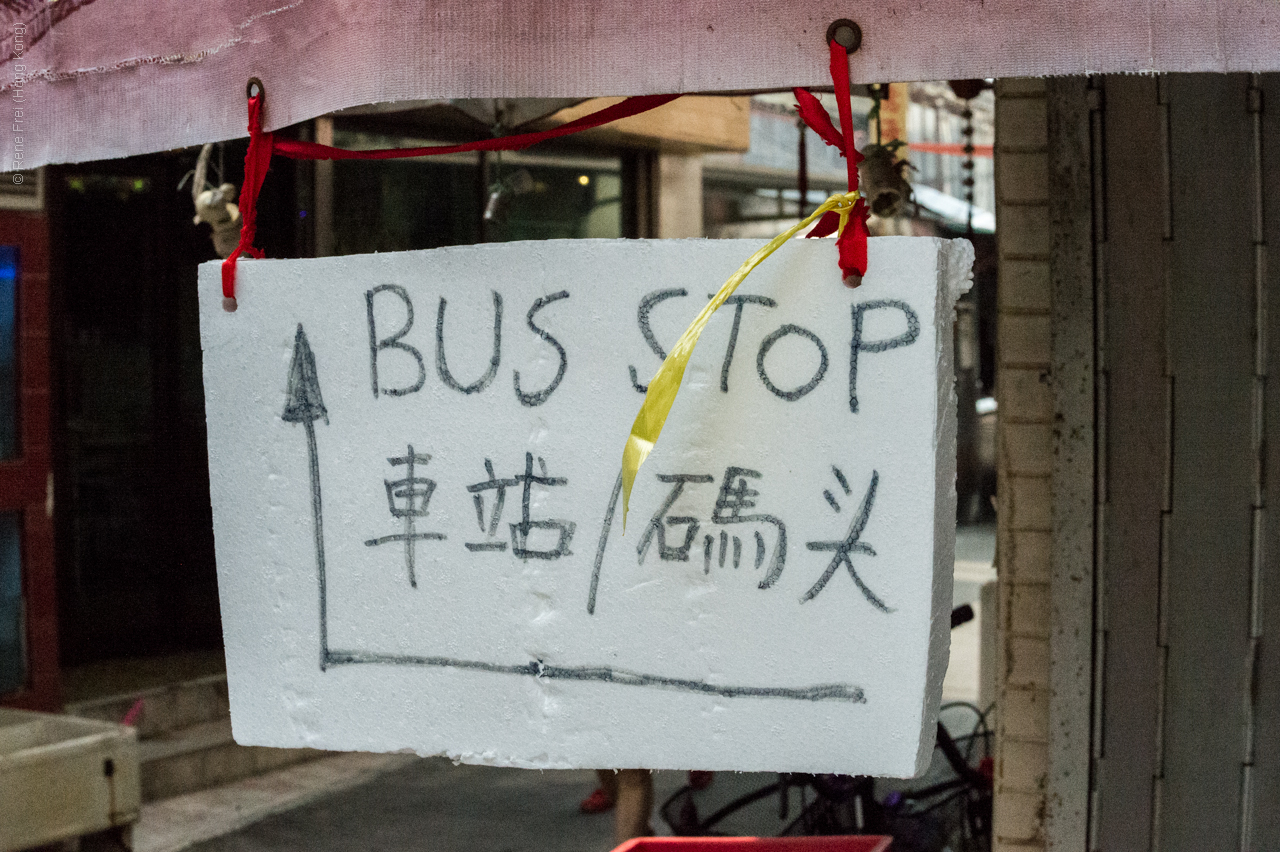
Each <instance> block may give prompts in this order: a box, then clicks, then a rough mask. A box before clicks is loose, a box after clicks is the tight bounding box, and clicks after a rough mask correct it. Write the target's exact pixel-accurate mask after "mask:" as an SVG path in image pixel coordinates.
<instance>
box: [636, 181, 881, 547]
mask: <svg viewBox="0 0 1280 852" xmlns="http://www.w3.org/2000/svg"><path fill="white" fill-rule="evenodd" d="M858 198H859V193H858V192H857V191H856V190H855V191H853V192H846V193H843V194H841V195H833V196H831V197H830V198H828V199H827V200H826V201H824V202H822V204H820V205H819V206H818V209H817V210H814V211H813V212H812V213H811V214H809V215H808V216H807V217H805V219H804V221H802V222H800V223H799V224H796V225H794V226H792V227H791V228H789V229H787V230H786V231H785V232H784V233H781V234H779V235H778V236H776V237H774V238H773V239H772V240H770V241H769V242H768V243H767V244H765V246H764V247H763V248H761V249H760V250H759V251H757V252H756V253H755V254H753V255H751V257H749V258H747V262H746V263H744V264H742V266H740V267H738V271H737V272H735V273H733V275H731V276H729V280H728V281H726V282H724V286H723V287H721V288H720V292H718V293H716V294H715V296H713V297H712V299H711V301H710V302H708V303H707V306H706V307H705V308H703V309H702V312H701V313H699V314H698V315H697V316H696V317H694V319H693V322H691V323H689V327H688V328H686V329H685V330H684V334H682V335H680V339H679V340H678V341H677V342H676V345H675V346H674V347H673V348H672V350H671V352H670V353H669V354H668V355H667V357H666V360H664V361H663V362H662V366H661V367H659V368H658V372H657V373H655V374H654V376H653V381H651V382H649V390H648V391H647V392H646V393H645V395H644V402H643V403H642V404H641V405H640V413H638V414H637V415H636V420H635V422H634V423H632V424H631V435H630V436H629V437H628V438H627V445H626V447H624V448H623V450H622V530H623V532H624V533H625V532H626V529H627V509H628V504H629V503H630V501H631V486H632V485H634V484H635V481H636V473H638V472H639V470H640V465H642V464H644V460H645V459H647V458H648V457H649V453H650V452H652V451H653V447H654V444H656V443H657V442H658V435H660V434H661V433H662V427H663V425H664V424H665V423H666V422H667V414H669V413H670V412H671V406H672V404H673V403H674V402H675V401H676V394H677V393H678V392H679V390H680V382H681V381H682V380H683V379H684V368H685V366H687V365H688V363H689V357H690V356H691V355H693V347H695V346H697V345H698V338H699V337H701V336H702V330H703V329H704V328H706V325H707V323H708V322H709V321H710V320H711V315H712V314H714V313H715V312H716V311H717V310H718V309H719V308H720V306H721V305H723V304H724V303H725V300H726V299H728V298H729V297H730V296H732V295H733V291H734V290H737V289H738V285H739V284H741V283H742V282H743V281H744V280H745V279H746V277H747V276H748V275H750V274H751V271H752V270H753V269H755V268H756V267H757V266H759V265H760V264H761V263H763V262H764V259H765V258H766V257H768V256H769V255H771V254H773V253H774V252H775V251H777V250H778V249H779V248H781V247H782V246H783V244H785V243H786V242H787V240H789V239H791V238H792V237H794V236H795V235H796V234H798V233H799V232H800V231H802V230H804V229H805V228H807V227H808V226H809V225H812V224H813V223H814V222H816V221H817V220H818V219H820V218H821V217H822V216H823V215H824V214H826V213H827V212H829V211H831V210H834V211H836V213H838V214H839V215H840V228H839V232H843V231H844V227H845V225H846V224H848V222H849V214H851V213H852V212H853V205H854V204H855V203H856V202H857V200H858Z"/></svg>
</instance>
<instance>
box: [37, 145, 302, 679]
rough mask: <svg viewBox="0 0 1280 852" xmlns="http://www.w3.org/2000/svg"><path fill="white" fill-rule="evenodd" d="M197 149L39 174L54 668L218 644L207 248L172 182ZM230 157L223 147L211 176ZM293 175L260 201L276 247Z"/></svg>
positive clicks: (284, 251)
mask: <svg viewBox="0 0 1280 852" xmlns="http://www.w3.org/2000/svg"><path fill="white" fill-rule="evenodd" d="M197 153H198V151H197V150H190V151H185V152H180V153H174V154H163V155H154V156H147V157H135V158H130V159H127V160H118V161H110V162H101V163H90V164H85V165H77V166H66V167H62V168H58V169H51V170H50V171H51V174H50V175H49V181H48V185H49V200H50V207H51V209H50V213H51V218H52V228H53V240H52V242H53V245H55V246H58V247H59V248H58V250H57V251H56V252H55V258H54V264H53V269H52V274H53V281H52V285H53V295H54V311H55V320H54V324H53V350H54V354H53V360H54V367H55V371H56V376H57V378H56V383H55V440H56V442H57V443H56V447H57V450H56V453H55V457H56V468H57V470H56V475H57V477H56V478H57V482H58V494H57V502H56V526H57V571H58V581H59V582H58V601H59V610H60V614H59V615H60V617H59V622H60V634H61V651H62V663H63V665H64V666H78V665H83V664H86V663H90V662H94V661H98V660H103V659H113V658H128V657H142V656H152V655H158V654H169V653H175V652H180V651H194V650H204V649H216V648H220V647H221V625H220V618H219V609H218V596H217V581H216V574H215V570H214V553H213V532H212V520H211V514H210V507H209V472H208V458H207V454H206V442H205V420H204V392H203V384H202V377H201V356H200V336H199V320H198V310H197V298H196V296H197V293H196V274H197V266H198V264H200V263H202V262H204V261H207V260H212V259H215V257H216V256H215V254H214V251H213V246H212V243H211V241H210V239H209V235H208V228H207V226H204V225H200V226H197V225H195V224H194V223H193V221H192V216H193V209H192V203H191V195H190V190H189V188H183V189H181V190H179V188H178V187H179V183H180V181H182V180H183V177H184V175H185V174H187V172H189V171H190V170H191V169H192V167H193V166H194V164H195V159H196V155H197ZM217 159H218V157H216V156H215V162H216V161H217ZM242 159H243V145H240V146H233V145H228V146H227V150H226V151H225V154H224V156H223V157H222V160H223V162H225V163H226V164H227V167H228V173H227V174H225V175H222V176H221V179H222V180H228V181H231V182H234V183H237V184H238V183H239V182H240V180H241V175H240V171H241V165H240V164H241V162H242ZM291 178H292V171H291V170H290V169H288V168H285V169H280V170H278V171H277V170H276V169H273V170H272V180H271V181H269V182H268V183H269V185H270V190H271V192H270V194H269V195H268V196H266V197H264V198H263V203H262V206H261V208H260V209H261V211H262V220H263V226H262V229H261V231H260V232H261V233H263V237H264V242H265V241H269V242H271V243H273V245H272V246H271V248H272V250H273V255H274V256H276V257H282V256H288V255H289V254H291V252H290V251H289V250H288V249H289V248H290V246H285V245H280V244H279V243H280V240H279V239H278V238H279V237H284V238H285V239H286V241H288V242H291V240H292V238H293V236H294V234H293V230H294V229H293V227H292V221H293V219H296V215H291V213H292V207H293V201H294V199H293V197H292V192H293V181H292V179H291ZM286 199H287V202H288V203H287V205H285V204H283V203H279V204H278V203H277V202H283V201H285V200H286ZM286 206H287V207H288V208H289V209H288V210H285V209H284V208H285V207H286ZM282 219H288V220H289V221H288V222H287V223H285V225H286V227H283V228H282V227H273V224H278V223H279V222H280V220H282ZM277 232H279V233H277ZM260 244H263V242H260Z"/></svg>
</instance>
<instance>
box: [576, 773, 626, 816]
mask: <svg viewBox="0 0 1280 852" xmlns="http://www.w3.org/2000/svg"><path fill="white" fill-rule="evenodd" d="M596 778H597V779H599V781H600V786H599V787H597V788H596V789H595V790H593V791H592V793H591V795H590V796H587V797H586V798H585V799H583V800H582V804H581V805H579V809H580V810H581V811H582V812H583V813H584V814H602V813H604V812H605V811H607V810H610V809H611V808H613V806H614V804H615V803H616V802H617V801H618V774H617V773H616V772H614V771H613V770H612V769H597V770H596Z"/></svg>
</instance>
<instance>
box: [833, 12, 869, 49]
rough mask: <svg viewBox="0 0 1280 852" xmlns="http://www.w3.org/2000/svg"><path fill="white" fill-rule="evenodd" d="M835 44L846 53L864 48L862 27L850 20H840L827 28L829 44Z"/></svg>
mask: <svg viewBox="0 0 1280 852" xmlns="http://www.w3.org/2000/svg"><path fill="white" fill-rule="evenodd" d="M833 41H834V42H835V43H836V44H838V45H840V46H841V47H843V48H844V52H845V53H853V52H854V51H856V50H857V49H858V48H859V47H862V27H860V26H858V25H857V24H855V23H854V22H853V21H851V20H849V19H848V18H839V19H837V20H834V21H832V22H831V26H829V27H827V44H830V43H831V42H833Z"/></svg>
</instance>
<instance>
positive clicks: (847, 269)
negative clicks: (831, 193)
mask: <svg viewBox="0 0 1280 852" xmlns="http://www.w3.org/2000/svg"><path fill="white" fill-rule="evenodd" d="M828 48H829V49H830V55H831V81H832V83H833V84H834V86H835V93H836V108H837V109H838V110H839V112H840V129H839V130H837V129H836V126H835V125H834V124H832V123H831V116H829V115H827V111H826V109H825V108H823V106H822V103H821V102H820V101H819V100H818V99H817V98H816V97H814V95H813V94H812V93H811V92H809V91H808V90H807V89H799V88H797V89H792V90H791V91H792V94H794V95H795V96H796V107H797V109H798V110H799V112H800V118H801V119H802V120H803V121H804V123H805V124H807V125H809V128H810V129H811V130H812V131H813V132H814V133H816V134H818V137H819V138H820V139H822V141H823V142H826V143H827V144H828V145H830V146H832V147H833V148H835V149H836V150H838V151H839V152H840V156H842V157H844V161H845V169H846V170H847V173H848V180H849V192H857V191H858V164H859V163H861V162H862V160H863V157H862V154H861V153H859V152H858V149H857V148H855V147H854V146H853V105H852V104H851V103H850V102H849V97H850V84H849V56H848V54H847V53H846V49H845V48H844V47H842V46H841V45H839V44H838V43H837V42H835V41H834V40H832V41H831V42H829V43H828ZM869 215H870V211H869V210H868V209H867V201H866V199H865V198H861V197H860V198H859V199H858V202H857V204H856V205H855V206H854V210H853V213H852V215H848V214H846V216H844V217H840V216H837V215H836V213H835V212H834V211H832V212H829V213H828V214H827V215H825V216H823V217H822V218H821V219H820V220H818V224H817V225H816V226H815V227H814V229H813V230H812V231H810V232H809V233H808V234H806V235H805V236H806V237H826V236H830V235H831V234H834V233H836V232H837V230H838V231H839V236H838V237H837V238H836V247H837V249H838V250H839V254H840V270H841V272H843V273H844V283H845V285H846V286H849V287H857V286H858V285H859V284H861V283H862V276H864V275H866V274H867V237H869V236H870V232H869V231H868V230H867V217H868V216H869ZM846 220H847V221H848V222H849V223H850V226H851V227H847V228H846V227H843V222H845V221H846Z"/></svg>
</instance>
